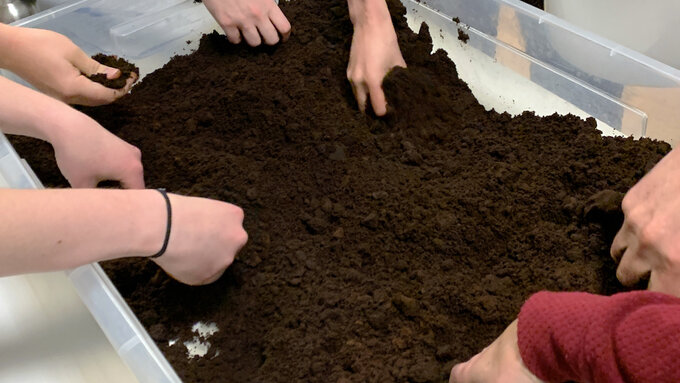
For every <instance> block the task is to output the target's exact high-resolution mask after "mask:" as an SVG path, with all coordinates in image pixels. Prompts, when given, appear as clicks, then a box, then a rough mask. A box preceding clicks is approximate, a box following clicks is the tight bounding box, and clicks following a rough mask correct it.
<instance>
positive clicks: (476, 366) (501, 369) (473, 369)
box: [449, 320, 543, 383]
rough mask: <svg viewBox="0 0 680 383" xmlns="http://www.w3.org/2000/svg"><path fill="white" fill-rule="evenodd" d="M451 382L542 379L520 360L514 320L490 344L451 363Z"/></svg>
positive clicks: (509, 382) (533, 381)
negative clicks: (480, 350)
mask: <svg viewBox="0 0 680 383" xmlns="http://www.w3.org/2000/svg"><path fill="white" fill-rule="evenodd" d="M449 382H450V383H542V382H543V381H542V380H540V379H538V378H537V377H536V376H535V375H534V374H532V373H531V371H529V370H528V369H527V368H526V367H525V366H524V362H522V356H521V355H520V353H519V346H518V345H517V320H515V321H514V322H512V323H511V324H510V326H508V328H507V329H505V331H504V332H503V334H501V336H500V337H498V339H496V340H495V341H494V342H493V343H492V344H491V345H490V346H489V347H487V348H485V349H484V350H482V352H480V353H479V354H477V355H475V356H474V357H472V359H470V360H469V361H467V362H465V363H460V364H457V365H455V366H453V369H451V378H450V379H449Z"/></svg>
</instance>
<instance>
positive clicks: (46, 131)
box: [35, 98, 89, 147]
mask: <svg viewBox="0 0 680 383" xmlns="http://www.w3.org/2000/svg"><path fill="white" fill-rule="evenodd" d="M45 101H46V102H45V104H46V105H45V108H43V109H42V111H41V112H42V113H41V116H39V117H38V118H37V119H36V120H35V131H36V138H39V139H41V140H44V141H47V142H49V143H50V144H52V146H62V145H64V146H65V147H68V146H72V145H73V144H74V143H73V141H74V140H75V139H77V136H78V134H77V131H78V130H79V129H83V128H84V127H86V126H88V125H89V124H87V123H86V121H84V120H85V119H89V117H88V116H87V115H85V114H83V113H81V112H79V111H77V110H75V109H73V108H72V107H70V106H69V105H67V104H65V103H63V102H61V101H59V100H56V99H52V98H49V100H45Z"/></svg>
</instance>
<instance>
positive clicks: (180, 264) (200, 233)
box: [154, 195, 248, 285]
mask: <svg viewBox="0 0 680 383" xmlns="http://www.w3.org/2000/svg"><path fill="white" fill-rule="evenodd" d="M168 197H169V198H170V202H171V204H172V229H171V232H170V240H169V242H168V248H167V251H166V253H165V254H163V255H162V256H160V257H159V258H156V259H154V261H155V262H156V263H157V264H158V265H159V266H160V267H162V268H163V270H165V271H166V272H167V273H168V274H170V275H171V276H172V277H173V278H175V279H177V280H178V281H180V282H183V283H186V284H188V285H204V284H208V283H212V282H214V281H216V280H217V279H218V278H219V277H221V276H222V274H223V273H224V270H225V269H226V268H227V267H229V266H230V265H231V264H232V262H234V258H235V257H236V254H237V253H238V252H239V250H241V248H242V247H243V246H245V244H246V242H247V241H248V234H247V233H246V232H245V230H244V229H243V210H241V208H239V207H238V206H234V205H232V204H228V203H224V202H220V201H215V200H209V199H205V198H195V197H183V196H179V195H168ZM159 206H160V202H159ZM159 226H160V225H159ZM159 238H160V236H159ZM160 247H161V246H160V243H159V246H158V248H159V249H160Z"/></svg>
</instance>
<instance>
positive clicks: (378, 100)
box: [368, 83, 387, 117]
mask: <svg viewBox="0 0 680 383" xmlns="http://www.w3.org/2000/svg"><path fill="white" fill-rule="evenodd" d="M368 89H369V93H370V95H371V105H372V106H373V112H374V113H375V115H376V116H378V117H381V116H384V115H385V114H386V113H387V101H386V100H385V92H383V89H382V85H381V84H380V83H373V84H368Z"/></svg>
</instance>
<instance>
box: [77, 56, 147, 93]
mask: <svg viewBox="0 0 680 383" xmlns="http://www.w3.org/2000/svg"><path fill="white" fill-rule="evenodd" d="M92 58H93V59H95V60H97V61H98V62H99V63H100V64H104V65H106V66H110V67H112V68H117V69H120V72H121V73H120V76H119V77H118V78H115V79H113V80H109V79H107V78H106V75H105V74H102V73H98V74H94V75H92V76H89V77H88V78H89V79H90V80H92V81H94V82H98V83H100V84H102V85H104V86H105V87H107V88H111V89H120V88H123V87H125V83H126V82H127V79H128V78H130V76H131V75H132V73H136V74H137V75H139V68H137V66H136V65H135V64H132V63H130V62H128V61H127V60H125V59H123V58H121V57H118V56H107V55H105V54H103V53H97V54H96V55H94V56H92Z"/></svg>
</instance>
